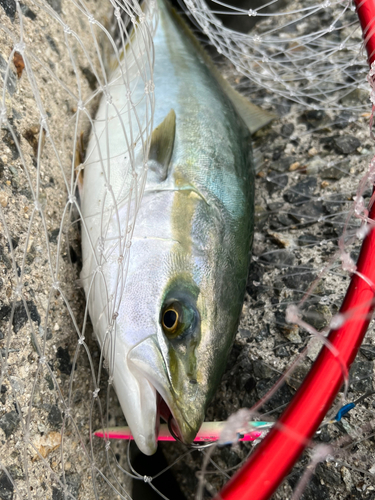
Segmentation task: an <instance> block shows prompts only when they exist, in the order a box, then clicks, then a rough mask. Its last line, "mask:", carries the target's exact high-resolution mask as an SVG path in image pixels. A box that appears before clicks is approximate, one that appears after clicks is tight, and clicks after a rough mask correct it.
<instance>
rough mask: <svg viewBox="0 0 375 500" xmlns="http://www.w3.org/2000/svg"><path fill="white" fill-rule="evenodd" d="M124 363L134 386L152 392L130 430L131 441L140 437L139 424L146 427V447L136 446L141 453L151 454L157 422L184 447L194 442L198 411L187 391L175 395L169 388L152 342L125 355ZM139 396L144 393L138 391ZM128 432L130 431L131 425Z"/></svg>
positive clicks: (162, 362)
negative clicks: (170, 431) (126, 356)
mask: <svg viewBox="0 0 375 500" xmlns="http://www.w3.org/2000/svg"><path fill="white" fill-rule="evenodd" d="M128 361H129V368H130V369H131V371H132V372H133V375H134V376H135V377H136V379H137V380H138V386H139V387H140V388H143V389H144V388H145V387H146V386H148V387H150V388H152V392H153V396H152V399H153V402H151V400H150V398H149V397H148V398H146V399H145V405H144V411H142V415H139V414H138V416H136V415H134V417H135V418H134V419H132V420H133V422H134V430H133V429H132V431H133V435H134V437H135V436H136V434H140V430H139V426H140V423H141V420H142V421H143V425H144V426H147V427H148V432H147V435H148V436H149V438H148V439H147V443H145V445H144V446H141V447H140V446H139V444H140V443H139V444H138V442H137V444H138V447H139V448H140V449H141V451H143V452H145V451H146V454H148V455H150V454H152V453H153V452H154V451H155V449H156V445H157V438H158V435H159V427H160V418H162V419H163V420H165V422H166V423H167V424H168V425H169V429H170V430H172V435H173V437H176V438H177V439H178V440H180V441H181V442H183V443H185V444H190V443H191V442H192V441H194V438H195V436H196V434H197V432H198V430H199V428H200V426H201V423H202V420H203V417H202V411H201V409H199V405H198V404H197V400H196V398H191V397H188V394H187V391H178V392H176V390H175V389H174V388H173V385H172V383H171V381H170V378H169V376H168V373H167V371H166V369H165V363H164V360H163V357H162V354H161V352H160V350H159V349H158V348H157V346H156V345H155V342H154V341H153V340H152V339H147V340H145V341H143V342H142V343H140V344H138V345H137V346H136V347H135V348H133V349H132V350H131V352H130V353H129V354H128ZM140 392H144V391H142V389H141V391H140ZM146 407H147V410H146ZM146 413H147V415H146ZM125 416H126V413H125ZM203 416H204V414H203ZM151 422H153V424H151ZM129 424H130V422H129ZM130 428H132V426H131V425H130ZM137 431H138V432H137ZM152 434H153V435H152ZM136 441H137V439H136ZM138 441H139V440H138ZM152 443H154V444H152ZM154 447H155V449H154ZM144 450H145V451H144Z"/></svg>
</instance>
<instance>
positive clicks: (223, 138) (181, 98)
mask: <svg viewBox="0 0 375 500" xmlns="http://www.w3.org/2000/svg"><path fill="white" fill-rule="evenodd" d="M146 5H147V4H146ZM157 6H158V10H159V21H158V25H157V28H156V32H155V34H154V38H153V44H154V64H153V80H152V82H153V85H154V90H153V92H154V99H155V106H154V115H153V124H154V126H153V128H152V133H151V138H150V143H149V149H148V151H146V152H145V146H144V143H142V140H141V137H140V134H138V135H137V134H135V135H134V133H133V136H132V135H131V134H132V131H131V127H132V126H133V127H134V126H135V125H134V124H135V121H134V116H133V115H132V116H133V118H131V112H130V111H129V109H130V107H129V106H130V104H129V102H130V101H131V106H132V105H133V104H132V103H137V108H136V109H137V113H138V114H137V116H138V119H139V122H140V123H141V122H142V120H143V121H145V122H146V123H148V122H147V120H148V116H149V115H148V113H149V109H148V108H147V105H146V101H145V98H144V96H145V83H144V79H142V78H138V80H137V79H135V83H134V85H133V84H132V85H131V99H129V95H130V94H129V87H128V88H127V87H126V86H125V85H124V84H123V83H122V79H121V75H123V74H124V72H125V73H126V71H125V70H128V71H130V68H133V69H134V67H136V65H135V64H134V62H135V59H136V56H135V55H134V54H136V53H137V50H136V49H134V47H136V48H137V47H138V48H139V47H140V44H141V41H140V40H138V41H137V37H139V36H140V35H137V33H133V34H132V35H131V37H132V39H131V45H132V47H129V45H128V46H127V48H125V49H124V51H123V53H122V54H121V57H120V58H119V60H118V64H117V67H114V68H113V69H112V73H111V74H110V75H109V78H108V85H107V90H108V92H107V93H106V95H104V96H103V97H102V99H101V102H100V104H99V108H98V111H97V114H96V117H95V120H94V123H93V127H92V132H91V137H90V140H89V144H88V147H87V154H86V160H85V163H84V170H83V173H84V176H83V181H82V185H81V193H80V198H81V220H82V260H83V267H82V272H81V280H82V283H83V286H84V290H85V294H86V300H87V306H88V311H89V315H90V318H91V322H92V325H93V330H94V333H95V335H96V337H97V339H98V341H99V344H100V346H101V349H102V352H103V355H104V357H105V358H106V360H107V362H108V366H109V378H110V383H113V386H114V388H115V391H116V394H117V397H118V400H119V403H120V405H121V408H122V411H123V413H124V416H125V418H126V421H127V423H128V425H129V427H130V429H131V431H132V433H133V437H134V439H135V442H136V444H137V446H138V448H139V449H140V450H141V451H142V452H143V453H144V454H146V455H151V454H153V453H154V452H155V451H156V448H157V437H158V429H159V425H160V418H162V419H164V420H165V421H166V422H168V423H169V425H170V427H171V429H172V431H173V433H174V434H175V435H176V437H177V438H178V439H180V440H181V441H182V442H184V443H186V444H189V443H191V442H192V441H193V440H194V437H195V436H196V434H197V432H198V430H199V428H200V426H201V424H202V422H203V420H204V416H205V412H206V409H207V407H208V404H209V402H210V401H211V399H212V397H213V395H214V394H215V391H216V390H217V387H218V384H219V383H220V379H221V377H222V374H223V371H224V368H225V365H226V359H227V357H228V354H229V352H230V349H231V347H232V344H233V340H234V336H235V334H236V330H237V326H238V323H239V317H240V313H241V310H242V306H243V299H244V294H245V286H246V281H247V275H248V269H249V264H250V254H251V244H252V238H253V226H254V160H253V155H252V147H251V133H253V132H254V131H256V130H257V129H259V128H261V127H262V126H264V125H265V124H267V123H269V122H270V121H271V120H272V119H273V118H274V116H273V115H272V114H270V113H267V112H265V111H263V110H261V109H260V108H258V107H257V106H255V105H254V104H252V103H250V102H249V101H248V100H247V99H245V98H244V97H243V96H241V95H240V94H238V93H237V92H236V91H235V90H234V89H233V88H232V87H231V86H229V84H228V83H227V82H226V81H225V80H224V79H223V77H222V76H221V75H220V74H219V72H218V70H217V69H216V68H215V67H214V65H213V63H212V62H211V60H210V58H209V56H208V55H207V54H206V52H205V51H204V50H203V48H202V47H201V46H200V44H199V43H198V41H197V40H196V39H195V38H194V36H193V35H192V33H191V31H190V29H189V28H188V27H187V26H186V24H185V22H184V21H183V20H182V19H181V18H180V16H178V14H177V13H176V12H175V11H174V10H173V9H172V8H171V7H170V6H169V5H168V4H167V2H166V1H165V0H158V2H157ZM137 43H139V45H138V46H137ZM124 68H125V69H124ZM150 88H151V86H149V89H150ZM109 94H110V99H109V98H108V95H109ZM132 109H133V108H132ZM129 138H132V140H130V139H129ZM145 169H147V177H142V175H143V173H144V171H145ZM142 182H143V187H144V192H143V196H142V198H141V201H137V198H136V197H135V196H134V192H135V191H136V190H137V189H140V185H141V184H142ZM137 183H138V184H137ZM141 187H142V186H141Z"/></svg>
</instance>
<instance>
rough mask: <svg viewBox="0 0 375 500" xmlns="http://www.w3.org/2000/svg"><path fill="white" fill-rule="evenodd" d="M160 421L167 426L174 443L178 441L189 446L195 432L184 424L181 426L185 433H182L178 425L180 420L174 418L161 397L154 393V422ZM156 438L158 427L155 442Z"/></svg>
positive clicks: (157, 431) (157, 432)
mask: <svg viewBox="0 0 375 500" xmlns="http://www.w3.org/2000/svg"><path fill="white" fill-rule="evenodd" d="M160 419H163V420H164V422H165V423H166V424H168V429H169V432H170V434H171V435H172V437H173V438H174V439H175V440H176V441H180V442H181V443H184V444H190V443H191V442H192V441H193V440H194V438H195V436H196V434H197V431H195V430H194V429H192V428H191V427H190V425H189V424H188V423H187V422H184V424H185V425H183V427H184V431H185V432H184V431H182V430H181V427H180V425H179V421H180V420H181V419H178V417H177V418H176V417H175V415H174V412H173V411H172V410H171V408H170V407H169V406H168V404H167V403H166V401H165V400H164V398H163V397H162V395H161V394H160V393H159V392H158V391H156V421H157V422H160ZM185 427H187V430H188V432H186V429H185ZM158 436H159V425H158V426H157V428H156V436H155V437H156V440H157V439H158Z"/></svg>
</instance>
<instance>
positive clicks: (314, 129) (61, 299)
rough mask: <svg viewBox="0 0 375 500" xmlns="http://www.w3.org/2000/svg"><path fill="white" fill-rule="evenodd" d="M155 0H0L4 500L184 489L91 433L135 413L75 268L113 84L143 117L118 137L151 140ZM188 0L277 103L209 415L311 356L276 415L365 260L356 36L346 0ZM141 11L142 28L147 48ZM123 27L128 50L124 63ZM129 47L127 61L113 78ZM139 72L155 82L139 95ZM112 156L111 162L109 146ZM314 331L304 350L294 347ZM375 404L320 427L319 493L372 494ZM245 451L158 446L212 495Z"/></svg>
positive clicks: (262, 97) (352, 395) (365, 365)
mask: <svg viewBox="0 0 375 500" xmlns="http://www.w3.org/2000/svg"><path fill="white" fill-rule="evenodd" d="M149 5H150V7H149V10H147V11H146V10H144V11H142V10H141V8H140V7H139V5H138V4H137V3H136V2H134V3H132V2H130V1H126V2H117V1H113V2H96V1H94V0H92V1H86V2H81V1H77V2H74V1H68V0H66V1H59V0H50V1H49V2H43V1H34V2H24V3H22V4H21V3H18V2H12V1H10V0H9V1H2V2H0V23H1V24H0V73H1V77H2V94H1V96H2V97H1V105H0V111H1V113H0V118H1V137H2V146H1V155H0V182H1V186H0V224H1V228H0V233H1V234H0V265H1V268H2V270H1V273H2V274H1V277H0V279H1V281H0V300H1V302H0V349H1V356H0V362H1V365H0V367H1V373H0V382H1V396H0V403H1V406H0V466H1V471H0V498H3V499H6V500H8V499H12V498H14V499H16V498H36V497H38V496H40V495H45V496H46V497H47V498H53V499H54V500H58V499H60V498H61V499H62V498H77V499H78V498H85V499H86V498H87V499H91V498H109V497H112V496H115V497H116V498H130V497H131V496H133V498H135V499H137V498H146V496H143V495H145V493H144V492H138V493H137V491H136V490H134V489H133V492H134V493H133V494H132V488H134V486H132V482H131V477H137V478H138V479H139V484H141V483H142V482H146V483H150V484H151V485H155V486H154V487H155V488H159V489H163V488H164V490H163V491H164V498H168V497H169V498H176V494H174V493H173V492H172V493H168V494H167V493H166V492H165V483H167V482H169V481H170V480H169V479H166V477H167V476H166V473H165V472H162V473H161V475H160V477H159V480H160V483H159V484H158V483H157V479H156V477H155V476H156V475H157V474H160V472H161V471H164V465H161V466H160V468H159V472H158V473H156V472H149V471H150V470H151V469H145V471H143V469H142V467H144V464H145V463H146V459H143V458H141V459H140V460H139V457H138V458H137V457H135V458H134V457H133V458H134V461H133V460H131V461H130V462H131V463H133V465H134V469H132V466H131V465H129V463H128V458H129V455H128V452H127V447H126V445H125V444H124V443H121V442H111V443H109V442H105V441H102V440H99V439H95V438H93V437H92V432H93V430H95V429H97V428H100V427H108V426H113V425H121V424H124V418H123V415H122V411H121V409H120V407H119V404H118V401H117V398H116V395H115V392H114V390H113V388H112V385H111V377H110V376H109V375H108V372H110V364H109V365H108V364H107V365H106V364H105V362H104V360H103V357H102V354H101V352H100V349H99V347H98V345H97V343H96V341H95V339H94V338H93V335H92V327H91V324H90V320H89V317H88V313H87V309H86V305H85V298H84V294H83V291H82V283H81V281H80V279H79V273H80V270H81V265H82V262H81V250H80V234H81V232H82V231H84V230H85V229H84V227H82V226H83V225H82V224H81V222H80V221H81V217H80V206H79V200H78V198H77V197H76V194H77V191H76V189H77V183H78V179H79V174H80V171H81V166H82V163H83V162H84V158H85V155H87V158H88V159H86V162H87V161H89V157H90V149H87V144H88V138H89V134H90V129H91V127H92V124H93V123H94V117H95V114H96V111H97V109H98V106H99V103H100V101H102V102H103V100H105V102H106V107H107V109H108V112H109V113H111V112H113V104H112V101H111V94H112V93H113V89H114V87H115V86H116V85H123V86H124V92H128V93H129V105H128V108H127V109H126V110H125V111H124V112H123V114H122V115H121V116H122V117H123V118H122V119H123V120H129V121H131V123H132V127H131V130H132V134H133V135H132V136H131V137H128V136H126V134H124V143H125V144H126V146H124V148H126V151H128V152H129V154H130V155H131V154H132V152H134V146H133V144H134V143H135V142H137V139H138V138H141V139H142V144H143V146H142V147H143V150H144V152H147V148H148V141H149V137H150V132H151V131H152V112H153V106H154V103H153V84H152V64H153V46H152V36H153V33H154V30H155V27H156V23H157V7H156V5H155V4H152V3H150V4H149ZM186 7H187V8H188V9H189V11H190V14H191V15H190V17H192V18H194V20H195V22H196V23H197V24H198V25H199V26H200V27H201V28H202V31H203V32H204V33H205V35H206V36H207V37H208V39H209V40H210V42H211V43H212V45H213V46H214V47H216V49H217V51H218V52H219V54H223V55H225V56H226V57H227V58H228V59H229V60H230V61H231V63H232V64H230V63H227V62H225V61H224V59H222V58H220V59H219V60H218V64H219V67H220V68H221V69H222V72H223V74H224V75H225V76H226V77H227V78H228V80H229V81H230V82H231V83H233V84H234V85H236V86H237V87H238V89H239V90H241V91H242V92H243V93H244V94H245V95H247V96H249V97H250V98H251V100H252V101H254V102H256V103H257V104H260V105H261V106H263V107H265V108H267V109H273V110H276V111H277V112H278V113H279V114H280V116H281V118H280V120H279V121H275V122H274V123H273V124H272V125H271V126H270V127H268V128H267V129H266V130H261V131H260V132H258V133H257V134H256V135H255V137H254V141H253V144H254V149H255V156H256V158H257V167H256V169H257V183H256V210H255V220H256V232H255V240H254V248H253V255H254V258H253V263H252V267H251V270H250V275H249V280H248V286H247V294H246V297H245V302H244V307H243V314H242V317H241V323H240V327H239V331H238V335H237V337H236V342H235V345H234V349H233V351H232V354H231V356H230V359H229V363H228V367H227V371H226V374H225V375H224V378H223V382H222V384H221V386H220V389H219V391H218V393H217V395H216V396H215V399H214V401H213V402H212V404H211V406H210V408H209V410H208V413H207V418H206V420H213V419H217V420H225V419H227V418H228V417H229V415H230V414H232V413H233V412H235V411H236V410H238V409H239V408H241V407H252V406H253V405H254V404H256V403H257V401H258V400H259V399H260V398H262V397H263V396H264V395H265V394H266V393H267V392H268V391H269V389H270V388H271V387H272V386H273V385H274V383H275V381H276V380H277V379H278V378H279V377H280V375H281V374H282V373H283V372H284V371H285V370H286V369H287V367H288V366H289V365H290V363H291V359H292V360H293V359H297V358H298V362H297V363H296V367H295V370H294V372H293V373H292V374H289V375H288V377H287V378H286V382H285V383H284V384H283V385H282V386H281V388H279V389H278V390H277V391H276V392H275V394H274V395H273V396H272V397H271V399H269V401H267V402H265V404H264V405H263V407H262V408H259V413H258V415H260V416H261V419H262V420H263V419H267V420H268V419H271V420H272V419H274V418H275V417H276V416H277V415H278V414H279V413H280V411H281V409H283V408H284V407H285V405H286V404H287V402H288V401H289V400H290V398H291V396H292V394H293V393H294V392H295V390H296V388H297V387H298V386H299V384H300V381H301V380H302V378H303V377H304V375H305V374H306V373H307V371H308V369H309V368H310V366H311V362H312V360H313V359H315V357H316V355H317V352H318V349H319V347H320V345H321V340H320V341H316V339H315V338H310V334H311V333H315V332H321V333H323V334H324V333H325V332H326V331H327V330H328V327H329V325H330V324H332V320H338V319H340V318H337V316H335V315H336V313H337V311H338V308H339V306H340V304H341V300H342V298H343V296H344V293H345V290H346V287H347V284H348V276H349V272H350V271H351V270H353V268H352V262H351V260H348V258H344V257H345V256H347V255H351V257H352V259H354V260H355V258H356V255H357V253H358V249H359V246H360V243H361V237H362V236H363V235H362V236H361V234H359V235H358V232H357V230H358V228H359V226H360V223H361V219H360V217H361V216H363V215H364V214H365V212H364V208H363V206H364V205H363V204H366V201H368V199H369V198H370V196H371V189H370V183H369V182H368V181H366V179H365V181H364V182H363V183H362V184H361V185H360V184H359V181H360V180H361V179H362V178H364V176H365V175H367V176H368V174H369V169H368V166H369V163H370V160H371V149H372V144H371V142H370V138H369V132H368V120H369V117H370V114H369V113H368V111H369V110H370V102H369V100H368V95H369V93H368V84H367V82H366V74H367V71H368V69H367V63H366V60H365V57H364V55H363V54H362V52H361V31H360V27H359V24H358V22H357V18H356V14H355V12H354V9H353V7H352V5H351V3H347V2H328V1H326V2H324V3H322V4H316V3H314V2H306V1H303V2H294V3H292V4H287V5H285V4H284V3H283V2H280V1H276V2H269V3H267V4H265V5H252V6H250V8H248V6H246V7H245V8H243V7H241V8H237V7H236V8H234V7H228V8H226V9H225V6H224V4H221V3H218V2H215V5H213V4H210V8H208V7H207V6H206V4H205V3H204V2H198V1H197V2H186ZM210 9H211V10H210ZM223 9H224V10H225V13H224V14H223V16H222V18H223V19H224V22H226V21H225V20H226V19H228V18H231V20H232V21H233V18H234V17H236V19H237V18H238V23H239V24H240V23H243V24H244V26H245V28H244V29H247V28H248V27H249V24H246V23H248V22H249V23H250V25H252V31H251V32H250V33H249V34H246V35H245V34H243V33H240V32H234V31H230V30H229V29H228V28H226V27H225V26H224V25H223V23H222V21H219V20H218V19H219V18H218V17H217V14H218V13H219V14H220V12H221V11H222V10H223ZM113 13H115V15H113ZM128 23H130V24H128ZM130 25H133V28H134V30H135V32H136V33H138V34H141V35H142V36H140V37H137V40H139V39H141V40H142V43H140V44H139V45H134V38H132V34H131V32H130ZM233 25H234V26H236V23H235V22H232V26H233ZM133 33H134V31H133ZM198 36H199V35H198ZM128 42H129V44H130V46H131V47H133V53H132V58H125V59H124V60H122V59H121V55H120V54H121V48H122V47H124V46H126V45H127V43H128ZM132 44H133V45H132ZM116 61H120V67H121V68H122V72H120V74H119V76H118V79H117V80H112V81H109V80H108V75H109V74H110V72H111V67H113V65H114V64H115V63H116ZM121 61H122V62H121ZM139 78H141V79H142V80H143V81H144V84H145V94H144V96H143V99H142V100H140V101H139V102H133V101H132V98H131V97H132V92H133V91H134V89H135V86H136V82H137V81H138V79H139ZM287 99H288V100H287ZM290 99H291V101H292V102H291V101H290ZM141 109H142V112H141V113H140V110H141ZM145 109H146V110H147V111H146V112H144V110H145ZM102 125H103V127H102V129H101V130H102V131H103V132H102V133H103V134H105V133H106V123H103V124H102ZM98 126H99V125H98ZM98 137H99V136H98ZM124 151H125V149H124ZM103 158H104V160H103V162H104V163H106V160H108V159H110V155H107V156H105V155H104V156H103ZM86 164H87V163H86ZM132 166H134V161H132V162H130V168H132ZM133 173H136V174H137V175H136V176H133V177H132V179H133V180H132V183H131V184H130V187H129V189H130V192H131V197H130V198H131V199H132V200H133V201H134V202H135V205H136V204H137V202H138V201H139V200H140V197H141V195H142V188H143V184H144V179H145V175H146V171H145V170H142V171H141V172H138V171H137V172H134V171H133ZM370 174H372V171H371V170H370ZM366 182H367V183H366ZM358 186H360V187H359V191H357V188H358ZM355 197H356V198H355ZM363 200H364V201H363ZM115 208H116V207H115ZM359 216H360V217H359ZM80 226H81V227H80ZM128 229H129V231H128V232H127V233H126V234H127V236H126V237H125V238H124V239H120V240H121V244H120V248H121V251H120V254H119V255H120V256H121V257H122V259H120V261H121V262H120V264H119V269H120V273H119V275H121V277H122V279H123V278H125V277H126V262H127V257H128V250H129V245H128V243H129V242H130V241H131V236H132V229H133V227H129V228H128ZM358 236H359V237H358ZM340 237H341V238H342V239H341V246H340V248H339V246H338V244H337V242H338V239H339V238H340ZM340 257H341V260H340ZM343 262H344V268H343V265H342V264H343ZM99 265H100V264H99V263H98V272H99V273H100V269H99ZM315 279H317V281H316V282H315V281H314V280H315ZM313 282H314V287H313V288H311V287H310V285H311V283H313ZM301 300H302V302H301ZM109 302H110V301H109ZM290 304H297V305H298V308H299V309H298V310H297V312H299V316H300V317H301V316H302V320H301V318H300V319H298V317H297V316H296V317H293V318H292V320H293V321H292V323H291V324H288V323H286V321H285V313H286V311H287V308H288V306H289V309H288V310H289V312H290V311H292V312H293V309H290ZM115 310H116V303H115V302H114V303H113V304H112V305H111V312H112V313H113V312H115ZM301 321H303V322H304V323H302V322H301ZM297 323H299V324H297ZM307 324H308V325H310V326H307ZM115 331H116V330H115V329H113V330H112V332H111V335H112V336H113V337H112V339H113V340H114V339H115ZM373 342H374V339H373V332H372V330H370V332H369V334H368V337H367V339H366V341H365V345H364V346H363V347H362V348H361V353H360V356H359V358H358V360H357V361H356V363H355V365H354V368H353V371H352V373H351V377H350V380H349V392H348V395H347V397H348V399H347V401H349V400H350V401H354V400H356V399H358V397H360V396H362V395H363V394H366V393H367V392H368V391H371V390H372V388H373V386H372V384H373V375H372V372H373V359H374V358H375V354H374V347H373ZM307 345H308V346H309V350H308V351H307V356H305V357H302V356H301V357H298V356H300V353H301V352H302V351H303V349H304V348H305V347H306V346H307ZM342 401H343V400H342V399H340V401H338V402H337V405H336V406H335V409H334V410H332V415H334V414H335V412H336V410H337V409H338V408H339V407H340V406H341V404H343V402H342ZM371 401H372V399H371V396H369V397H368V398H367V399H364V400H363V401H362V402H361V403H360V404H358V406H357V407H356V408H355V410H353V412H352V413H350V415H349V416H348V417H346V419H343V420H342V422H341V423H339V424H335V425H332V424H330V425H328V426H325V427H324V428H323V429H322V430H321V432H320V434H319V436H318V437H317V441H318V442H319V441H323V442H324V443H328V442H329V445H330V448H329V452H328V451H327V449H326V448H324V453H320V454H319V453H318V454H315V455H314V457H315V458H314V457H313V458H312V462H313V463H314V465H315V464H316V463H318V462H319V460H323V461H324V460H326V462H325V463H324V465H322V464H319V465H317V466H316V475H313V476H312V477H309V478H308V479H309V482H308V485H307V489H306V490H305V494H306V495H310V496H308V497H307V498H343V497H344V496H343V495H345V494H349V492H353V491H361V494H363V495H364V497H366V498H367V496H368V497H369V498H371V491H372V488H373V487H372V485H371V476H372V474H373V469H372V466H373V457H374V449H373V448H374V447H373V442H372V440H371V439H370V437H371V435H372V432H373V431H372V428H373V409H372V404H371ZM250 450H251V445H249V444H243V445H241V447H237V448H234V449H231V448H228V447H226V448H222V449H215V450H213V451H210V453H207V452H198V451H195V450H188V451H187V452H186V448H184V447H183V445H181V444H179V443H172V444H168V445H165V446H164V452H165V455H166V457H167V460H168V463H170V464H171V463H173V461H174V460H176V461H177V463H176V464H175V466H174V470H175V474H176V477H177V478H178V482H179V483H180V488H181V489H182V491H183V493H184V494H185V495H186V497H187V498H193V497H194V496H195V495H196V494H198V495H202V496H203V497H207V498H210V497H211V496H213V495H214V494H215V493H216V492H217V491H219V489H220V487H221V486H222V485H223V484H224V483H225V482H226V481H227V479H228V477H229V476H230V475H231V473H232V472H233V470H235V469H236V468H237V467H238V466H239V464H240V462H241V460H242V459H244V458H245V457H246V455H247V454H248V452H249V451H250ZM319 450H320V452H322V449H321V448H318V449H317V451H319ZM317 456H319V459H317V458H316V457H317ZM330 457H334V461H330ZM308 462H309V455H308V454H307V455H306V456H305V457H304V458H303V459H302V461H301V462H300V463H299V465H298V466H297V469H296V470H295V471H294V472H293V474H292V475H291V476H290V477H289V478H288V480H287V481H286V482H285V484H284V485H283V487H282V488H281V489H280V491H279V492H278V493H277V495H278V498H290V495H291V491H292V489H293V488H294V487H295V486H296V483H297V478H298V476H299V474H300V470H301V468H302V467H303V466H305V465H306V464H307V463H308ZM135 464H136V465H135ZM310 470H312V469H310ZM197 473H198V476H199V477H197ZM151 478H154V479H152V481H151ZM199 479H201V480H202V482H201V489H199V484H198V483H199ZM306 482H307V481H306ZM163 483H164V484H163ZM297 493H298V490H297ZM297 493H296V494H297ZM298 494H299V493H298ZM161 495H162V494H160V496H161ZM173 495H175V496H173ZM314 495H315V496H314ZM161 497H163V496H161Z"/></svg>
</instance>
